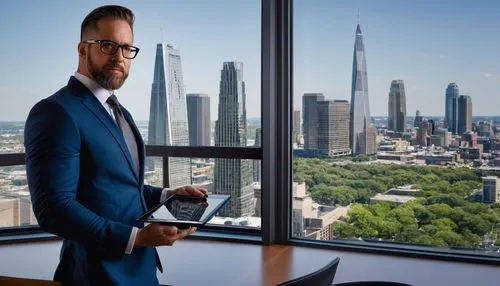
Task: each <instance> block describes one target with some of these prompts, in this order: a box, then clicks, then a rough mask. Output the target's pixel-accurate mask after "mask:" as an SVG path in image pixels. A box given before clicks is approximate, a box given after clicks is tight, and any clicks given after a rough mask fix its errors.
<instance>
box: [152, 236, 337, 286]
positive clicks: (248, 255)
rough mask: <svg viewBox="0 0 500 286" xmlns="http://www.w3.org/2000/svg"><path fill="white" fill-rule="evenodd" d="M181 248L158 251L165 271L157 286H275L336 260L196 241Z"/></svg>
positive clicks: (316, 253)
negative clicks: (180, 259) (180, 261)
mask: <svg viewBox="0 0 500 286" xmlns="http://www.w3.org/2000/svg"><path fill="white" fill-rule="evenodd" d="M181 244H182V247H169V248H160V249H159V253H160V257H161V260H162V262H163V268H164V270H165V271H164V273H163V274H159V276H158V278H159V280H160V283H162V284H169V285H176V286H177V285H178V286H183V285H186V286H187V285H220V286H224V285H253V286H255V285H265V286H267V285H276V284H277V283H280V282H284V281H288V280H290V279H293V278H297V277H300V276H302V275H305V274H308V273H311V272H314V271H316V270H318V269H320V268H322V267H323V266H325V265H326V264H328V263H329V262H330V261H331V260H333V259H335V258H336V257H337V255H335V252H333V251H328V250H318V249H311V248H302V247H296V246H284V245H273V246H261V245H252V244H240V243H229V242H210V241H196V240H185V241H179V242H177V243H176V246H177V245H181ZM178 257H183V258H182V262H183V263H176V260H177V259H176V258H178ZM189 257H192V259H187V258H189ZM186 261H189V263H186Z"/></svg>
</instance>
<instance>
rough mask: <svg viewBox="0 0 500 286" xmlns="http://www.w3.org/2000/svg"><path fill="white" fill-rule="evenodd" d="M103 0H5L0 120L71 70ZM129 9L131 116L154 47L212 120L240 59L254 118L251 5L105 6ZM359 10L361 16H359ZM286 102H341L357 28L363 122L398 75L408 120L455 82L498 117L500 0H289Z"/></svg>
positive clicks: (143, 114) (478, 110) (145, 110)
mask: <svg viewBox="0 0 500 286" xmlns="http://www.w3.org/2000/svg"><path fill="white" fill-rule="evenodd" d="M109 3H110V2H105V1H94V0H87V1H62V0H51V1H38V0H3V1H2V2H1V3H0V7H1V9H0V37H1V39H2V49H1V50H0V121H10V120H25V118H26V117H27V115H28V112H29V110H30V108H31V107H32V106H33V105H34V104H35V103H36V102H38V101H39V100H41V99H43V98H46V97H48V96H50V95H51V94H53V93H54V92H55V91H57V90H58V89H60V88H61V87H62V86H64V85H65V84H66V83H67V81H68V79H69V77H70V76H71V75H72V74H73V73H74V72H75V71H76V67H77V60H78V57H77V50H76V47H77V44H78V41H79V35H80V24H81V21H82V20H83V18H84V17H85V16H86V15H87V14H88V13H89V12H90V11H91V10H92V9H94V8H95V7H97V6H100V5H103V4H109ZM112 3H113V4H121V5H124V6H126V7H129V8H131V9H132V10H133V11H134V13H135V15H136V21H135V26H134V35H135V39H134V45H136V46H138V47H140V48H141V51H140V53H139V55H138V57H137V58H136V59H134V60H133V62H132V67H131V71H130V75H129V78H128V79H127V82H126V83H125V84H124V86H123V87H122V88H121V89H120V90H119V91H118V92H117V95H118V97H119V100H120V102H121V103H122V104H123V105H124V106H125V107H126V108H127V109H128V110H129V111H130V112H131V113H132V115H133V116H134V118H135V119H136V120H147V119H148V118H149V104H150V93H151V84H152V82H153V69H154V56H155V54H154V53H155V48H156V44H157V43H159V42H164V43H172V44H175V45H176V46H177V47H178V48H179V49H180V53H181V60H182V68H183V74H184V84H185V86H186V92H187V93H206V94H208V95H209V96H210V98H211V117H212V120H215V119H216V118H217V104H218V96H219V94H218V90H219V81H220V70H221V68H222V64H223V62H224V61H241V62H243V64H244V71H243V74H244V75H243V79H244V81H245V84H246V92H247V102H246V106H247V116H248V117H260V115H261V112H260V111H261V95H260V92H261V88H260V83H261V79H260V75H261V72H260V68H261V63H260V60H261V55H260V49H261V38H260V36H261V23H260V20H261V19H260V15H261V14H260V13H261V5H260V1H259V0H238V1H235V0H213V1H208V0H176V1H174V0H156V1H154V0H147V1H132V0H130V1H114V2H112ZM358 10H359V17H358V16H357V15H358ZM293 11H294V14H293V20H294V23H293V29H294V30H293V61H294V62H293V66H294V71H293V75H294V86H293V90H294V99H293V100H294V105H295V106H296V107H299V108H300V105H301V101H302V100H301V97H302V94H303V93H307V92H321V93H323V94H324V95H325V96H326V98H328V99H348V100H350V93H351V91H350V88H351V73H352V57H353V46H354V38H355V30H356V24H357V23H359V24H360V25H361V29H362V31H363V34H364V43H365V48H366V61H367V70H368V87H369V98H370V107H371V113H372V115H373V116H385V115H387V102H388V92H389V87H390V83H391V81H392V80H394V79H402V80H403V81H404V83H405V88H406V100H407V111H408V115H411V116H412V115H414V114H415V111H416V110H417V109H419V110H420V111H421V114H422V115H423V116H431V115H432V116H438V115H443V114H444V93H445V89H446V86H447V85H448V83H450V82H456V83H457V84H458V86H459V88H460V93H461V94H467V95H470V96H471V97H472V102H473V115H500V112H499V111H498V108H499V107H500V93H499V92H498V91H499V90H500V88H499V87H498V85H499V84H500V56H499V55H498V50H499V47H500V33H499V31H500V17H498V15H500V1H496V0H489V1H488V0H475V1H472V0H469V1H465V0H418V1H417V0H406V1H401V0H351V1H349V0H295V1H294V7H293Z"/></svg>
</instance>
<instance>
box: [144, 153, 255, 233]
mask: <svg viewBox="0 0 500 286" xmlns="http://www.w3.org/2000/svg"><path fill="white" fill-rule="evenodd" d="M171 159H174V158H171ZM187 160H188V161H189V162H190V169H191V181H192V184H193V185H196V186H200V187H203V188H205V189H207V190H208V192H209V193H213V194H228V195H230V196H231V200H230V201H229V202H228V203H227V204H226V206H225V207H224V208H223V209H222V210H221V211H220V212H219V213H217V215H216V216H215V217H214V218H213V219H212V220H211V221H210V222H209V224H214V225H226V226H238V227H250V228H260V226H261V185H260V183H261V181H260V177H261V161H260V160H240V159H213V158H209V159H206V158H187ZM147 161H149V162H151V163H150V164H154V165H155V168H154V171H147V172H146V175H145V184H149V185H152V186H162V185H163V163H162V162H163V161H162V159H161V158H158V157H148V160H147Z"/></svg>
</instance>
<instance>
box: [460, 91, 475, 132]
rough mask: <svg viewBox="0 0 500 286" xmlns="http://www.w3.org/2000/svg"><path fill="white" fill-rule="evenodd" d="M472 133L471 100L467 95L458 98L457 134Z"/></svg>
mask: <svg viewBox="0 0 500 286" xmlns="http://www.w3.org/2000/svg"><path fill="white" fill-rule="evenodd" d="M468 131H472V99H471V97H470V96H468V95H460V96H459V97H458V126H457V133H458V134H463V133H465V132H468Z"/></svg>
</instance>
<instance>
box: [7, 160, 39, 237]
mask: <svg viewBox="0 0 500 286" xmlns="http://www.w3.org/2000/svg"><path fill="white" fill-rule="evenodd" d="M36 224H37V221H36V218H35V215H34V214H33V210H32V208H31V198H30V193H29V189H28V182H27V179H26V168H25V167H24V166H10V167H0V228H5V227H18V226H29V225H36Z"/></svg>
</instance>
